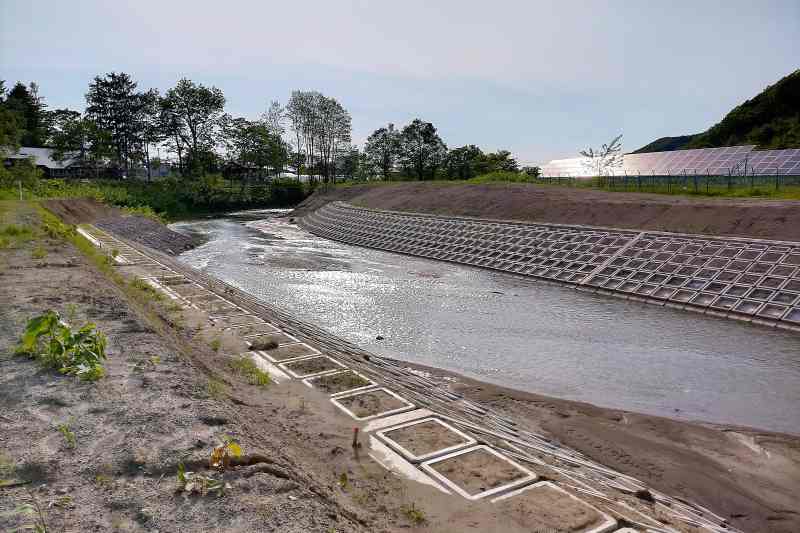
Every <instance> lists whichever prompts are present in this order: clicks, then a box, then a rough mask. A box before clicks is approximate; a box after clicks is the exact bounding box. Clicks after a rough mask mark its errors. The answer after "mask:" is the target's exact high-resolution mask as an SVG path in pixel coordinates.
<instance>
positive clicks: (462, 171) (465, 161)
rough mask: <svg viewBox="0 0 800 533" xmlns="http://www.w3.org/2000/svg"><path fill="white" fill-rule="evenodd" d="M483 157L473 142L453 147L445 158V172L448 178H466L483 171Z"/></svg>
mask: <svg viewBox="0 0 800 533" xmlns="http://www.w3.org/2000/svg"><path fill="white" fill-rule="evenodd" d="M485 157H486V156H485V155H484V153H483V152H482V151H481V149H480V148H478V147H477V146H475V145H474V144H470V145H467V146H462V147H460V148H455V149H453V150H450V152H449V153H448V154H447V157H446V158H445V163H444V166H445V173H446V175H447V177H448V178H450V179H461V180H468V179H470V178H473V177H475V176H478V175H480V174H482V173H484V172H485V168H484V167H485V165H483V163H484V160H485Z"/></svg>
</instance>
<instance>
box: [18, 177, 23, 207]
mask: <svg viewBox="0 0 800 533" xmlns="http://www.w3.org/2000/svg"><path fill="white" fill-rule="evenodd" d="M17 185H19V201H20V202H21V201H22V180H18V181H17Z"/></svg>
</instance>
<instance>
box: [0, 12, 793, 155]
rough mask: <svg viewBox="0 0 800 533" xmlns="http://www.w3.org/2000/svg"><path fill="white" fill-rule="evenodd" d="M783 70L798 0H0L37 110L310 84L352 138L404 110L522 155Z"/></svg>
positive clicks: (673, 119)
mask: <svg viewBox="0 0 800 533" xmlns="http://www.w3.org/2000/svg"><path fill="white" fill-rule="evenodd" d="M797 68H800V2H798V1H797V0H785V1H780V0H776V1H759V2H753V1H752V0H751V1H738V0H721V1H698V0H695V1H681V0H678V1H670V2H664V1H642V0H638V1H633V0H632V1H613V2H601V1H599V0H597V1H584V2H572V1H564V0H562V1H552V2H537V1H533V0H529V1H504V0H495V1H482V2H477V1H472V0H460V1H458V0H452V1H451V0H440V1H432V0H428V1H425V0H403V1H401V2H398V1H397V0H393V1H391V2H388V1H387V2H381V1H371V2H370V1H366V0H361V1H359V0H349V1H346V0H338V1H331V0H328V1H314V0H306V1H288V0H284V1H281V2H273V1H265V0H261V1H249V2H244V1H235V0H227V1H222V2H221V1H219V0H215V1H205V0H194V1H190V2H184V1H175V0H161V1H158V2H154V1H151V0H137V1H135V2H127V1H123V0H116V1H91V0H81V1H73V2H67V1H60V0H53V1H43V0H42V1H39V0H19V1H18V0H0V79H6V80H8V83H13V82H15V81H17V80H22V81H24V82H28V81H31V80H33V81H36V82H38V83H39V84H40V86H41V94H42V95H43V96H44V97H45V98H46V100H47V102H48V104H49V105H50V106H52V107H65V106H68V107H72V108H78V109H82V108H83V104H84V102H83V95H84V93H85V92H86V87H87V84H88V82H89V80H90V79H91V78H92V77H93V76H94V75H96V74H101V73H104V72H108V71H111V70H116V71H125V72H128V73H130V74H131V75H132V76H133V77H134V78H135V79H136V80H138V81H139V84H140V87H143V88H149V87H157V88H159V89H161V90H162V91H164V90H165V89H166V88H168V87H170V86H171V85H173V84H174V83H175V82H176V81H177V80H178V79H180V78H181V77H184V76H185V77H188V78H191V79H193V80H195V81H197V82H202V83H205V84H213V85H216V86H218V87H220V88H221V89H222V90H223V91H224V92H225V96H226V97H227V99H228V104H227V110H228V111H229V112H231V113H233V114H237V115H243V116H248V117H252V118H255V117H256V116H258V115H259V114H260V113H261V112H262V111H263V110H264V109H265V107H266V105H267V104H268V102H269V101H270V100H272V99H278V100H281V101H283V102H285V101H286V99H287V97H288V95H289V93H290V92H291V91H292V90H293V89H316V90H320V91H322V92H323V93H325V94H327V95H329V96H334V97H336V98H337V99H339V100H340V101H341V102H342V103H343V104H344V105H345V107H347V108H348V109H349V110H350V112H351V113H352V115H353V136H354V140H355V141H356V142H359V143H361V142H362V141H363V139H364V138H365V137H366V136H367V135H368V134H369V133H370V132H371V131H372V130H374V129H375V128H377V127H380V126H381V125H383V124H385V123H387V122H394V123H395V124H398V125H402V124H405V123H407V122H408V121H410V120H411V119H413V118H414V117H420V118H423V119H425V120H429V121H431V122H433V123H434V124H435V125H436V126H437V128H438V129H439V131H440V134H441V135H442V138H443V139H444V140H445V142H446V143H447V144H448V146H450V147H456V146H460V145H463V144H467V143H474V144H477V145H479V146H481V147H482V148H484V149H487V150H495V149H498V148H507V149H510V150H511V151H512V152H514V153H515V154H516V155H517V156H518V157H519V158H520V160H522V161H524V162H537V163H540V162H544V161H547V160H549V159H552V158H559V157H572V156H575V155H576V152H577V150H578V149H579V148H583V147H585V146H587V145H598V144H600V143H602V142H606V141H608V140H609V139H610V138H611V137H613V136H614V135H616V134H617V133H623V134H624V147H625V149H626V150H634V149H636V148H638V147H640V146H641V145H643V144H645V143H647V142H649V141H651V140H653V139H655V138H657V137H661V136H664V135H679V134H683V133H694V132H698V131H701V130H704V129H705V128H707V127H709V126H711V125H712V124H713V123H714V122H716V121H718V120H719V119H720V118H721V117H722V116H723V114H724V113H725V112H727V111H728V110H730V109H731V108H732V107H733V106H735V105H737V104H738V103H740V102H742V101H743V100H745V99H746V98H749V97H751V96H753V95H755V94H756V93H758V92H759V91H760V90H761V89H763V88H764V87H765V86H766V85H768V84H770V83H773V82H775V81H777V80H778V79H779V78H781V77H782V76H784V75H786V74H788V73H789V72H791V71H793V70H795V69H797Z"/></svg>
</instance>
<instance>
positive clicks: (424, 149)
mask: <svg viewBox="0 0 800 533" xmlns="http://www.w3.org/2000/svg"><path fill="white" fill-rule="evenodd" d="M446 155H447V146H446V145H445V144H444V142H443V141H442V139H441V138H440V137H439V134H438V133H436V128H435V127H434V126H433V124H431V123H430V122H424V121H422V120H420V119H418V118H417V119H414V121H413V122H412V123H411V124H409V125H408V126H406V127H405V128H403V131H402V132H401V133H400V164H401V165H402V166H403V167H404V169H405V171H406V173H407V174H408V175H410V176H414V177H416V178H417V179H419V180H424V179H426V178H431V179H433V178H434V177H435V176H436V171H437V169H438V168H439V166H440V165H441V164H442V162H443V161H444V158H445V156H446Z"/></svg>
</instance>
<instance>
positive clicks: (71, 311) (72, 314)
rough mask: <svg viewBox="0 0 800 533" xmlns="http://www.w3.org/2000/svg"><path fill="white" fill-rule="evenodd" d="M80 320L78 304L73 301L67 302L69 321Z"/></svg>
mask: <svg viewBox="0 0 800 533" xmlns="http://www.w3.org/2000/svg"><path fill="white" fill-rule="evenodd" d="M77 320H78V306H77V305H76V304H74V303H72V302H70V303H68V304H67V322H76V321H77Z"/></svg>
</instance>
